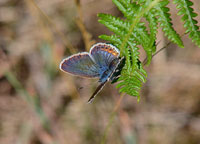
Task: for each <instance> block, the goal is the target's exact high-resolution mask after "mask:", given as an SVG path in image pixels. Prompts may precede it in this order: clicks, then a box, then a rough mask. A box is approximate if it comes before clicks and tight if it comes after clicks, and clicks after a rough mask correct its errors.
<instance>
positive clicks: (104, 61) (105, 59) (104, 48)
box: [90, 43, 120, 68]
mask: <svg viewBox="0 0 200 144" xmlns="http://www.w3.org/2000/svg"><path fill="white" fill-rule="evenodd" d="M90 54H91V56H92V58H93V59H94V61H95V62H96V63H97V64H98V65H99V66H100V67H101V68H104V67H109V65H110V63H111V62H112V61H113V60H114V59H116V58H118V57H119V54H120V52H119V50H118V49H117V48H116V47H115V46H113V45H111V44H106V43H97V44H95V45H93V46H92V48H91V49H90Z"/></svg>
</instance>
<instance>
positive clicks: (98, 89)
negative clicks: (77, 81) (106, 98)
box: [88, 80, 107, 103]
mask: <svg viewBox="0 0 200 144" xmlns="http://www.w3.org/2000/svg"><path fill="white" fill-rule="evenodd" d="M106 82H107V80H106V81H105V82H103V83H101V84H100V85H99V86H98V87H97V88H96V90H95V91H94V93H93V94H92V96H91V97H90V98H89V100H88V103H91V102H92V101H93V100H94V98H95V97H96V95H97V94H98V93H99V92H100V91H101V90H102V88H103V87H104V86H105V84H106Z"/></svg>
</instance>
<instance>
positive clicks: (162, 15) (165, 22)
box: [155, 0, 184, 48]
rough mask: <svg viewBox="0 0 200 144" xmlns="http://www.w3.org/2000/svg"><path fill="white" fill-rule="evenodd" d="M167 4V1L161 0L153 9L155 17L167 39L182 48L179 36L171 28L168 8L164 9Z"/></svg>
mask: <svg viewBox="0 0 200 144" xmlns="http://www.w3.org/2000/svg"><path fill="white" fill-rule="evenodd" d="M168 3H169V1H168V0H163V1H161V2H160V3H159V4H158V5H157V6H156V7H155V9H156V12H157V15H158V16H159V17H158V21H159V22H160V26H161V27H162V28H163V31H164V32H165V35H166V36H167V37H168V39H169V40H171V41H172V42H174V43H176V44H177V45H178V46H179V47H181V48H183V47H184V46H183V42H182V40H181V38H180V36H179V35H178V34H177V33H176V31H175V30H174V28H173V27H172V23H171V18H170V13H169V8H168V7H166V5H168Z"/></svg>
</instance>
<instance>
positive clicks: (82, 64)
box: [60, 52, 99, 78]
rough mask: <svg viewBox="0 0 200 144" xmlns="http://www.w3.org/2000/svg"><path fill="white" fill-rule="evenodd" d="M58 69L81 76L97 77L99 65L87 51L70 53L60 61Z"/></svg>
mask: <svg viewBox="0 0 200 144" xmlns="http://www.w3.org/2000/svg"><path fill="white" fill-rule="evenodd" d="M60 69H61V70H63V71H64V72H68V73H70V74H73V75H77V76H82V77H88V78H93V77H99V67H98V65H97V64H96V63H95V62H94V61H93V60H92V58H91V57H90V54H89V53H87V52H83V53H79V54H75V55H72V56H70V57H68V58H66V59H64V60H63V61H62V62H61V63H60Z"/></svg>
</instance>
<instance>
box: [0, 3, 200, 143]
mask: <svg viewBox="0 0 200 144" xmlns="http://www.w3.org/2000/svg"><path fill="white" fill-rule="evenodd" d="M192 1H193V2H194V6H193V8H194V9H195V12H197V13H198V14H199V15H200V1H198V0H192ZM169 7H170V12H171V13H172V20H173V24H174V25H173V26H174V28H175V29H176V31H177V32H178V33H179V34H180V35H183V34H184V32H185V29H184V28H183V26H182V24H183V23H182V22H181V21H180V17H178V16H176V12H177V10H176V9H175V5H171V4H170V5H169ZM97 13H110V14H113V15H115V16H122V14H121V13H120V12H119V11H118V9H117V8H116V7H115V6H114V5H113V4H112V2H111V0H101V1H98V0H81V1H80V2H79V1H78V0H77V1H75V0H0V66H1V68H0V143H1V144H98V143H108V144H200V49H199V48H197V47H196V46H195V45H194V44H193V43H192V42H191V39H189V38H188V35H184V36H182V40H183V42H184V45H185V48H184V49H181V48H178V47H177V46H176V45H174V44H170V45H169V46H168V47H167V48H166V49H165V50H163V51H162V52H160V53H159V54H158V55H156V56H155V57H154V58H153V62H152V64H151V65H150V66H149V67H145V69H146V70H147V71H148V78H147V83H146V84H144V86H143V88H142V90H141V100H140V102H139V103H138V102H137V99H136V98H135V97H131V96H128V95H125V96H124V97H123V99H120V94H119V93H118V90H117V89H116V88H115V85H111V84H107V85H106V87H104V89H103V90H102V91H101V92H100V93H99V94H98V96H97V97H96V99H95V100H94V102H93V103H92V104H87V103H86V102H87V100H88V98H89V97H90V96H91V94H92V93H93V92H94V90H95V88H96V87H97V85H98V83H97V80H91V79H83V78H80V77H74V76H72V75H69V74H65V73H63V72H61V71H60V70H59V62H60V61H61V60H62V59H63V58H65V57H67V56H69V55H71V54H74V53H77V52H81V51H88V50H89V49H90V46H91V45H92V44H94V43H95V42H102V40H100V39H98V36H99V35H100V34H111V33H110V32H109V31H108V29H106V28H105V27H104V26H103V25H101V24H99V23H98V18H97ZM196 19H197V20H198V21H199V23H198V25H200V16H198V17H196ZM158 41H160V43H159V44H158V47H157V48H158V49H160V48H162V47H163V46H165V45H166V44H167V43H168V40H167V39H166V38H165V37H164V36H163V33H162V31H161V30H160V29H159V31H158ZM141 57H142V59H144V58H145V56H144V54H143V52H142V51H141ZM121 98H122V97H121ZM113 110H114V112H115V113H113ZM109 121H110V123H111V124H112V125H110V126H108V123H109ZM106 127H107V129H106ZM105 136H106V137H105Z"/></svg>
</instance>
